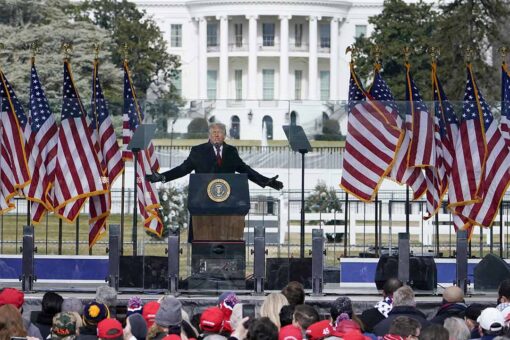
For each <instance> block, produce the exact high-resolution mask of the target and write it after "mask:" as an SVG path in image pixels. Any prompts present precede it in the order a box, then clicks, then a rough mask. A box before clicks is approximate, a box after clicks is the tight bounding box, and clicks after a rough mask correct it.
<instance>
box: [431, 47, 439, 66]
mask: <svg viewBox="0 0 510 340" xmlns="http://www.w3.org/2000/svg"><path fill="white" fill-rule="evenodd" d="M429 54H430V59H431V60H432V63H433V64H435V63H437V58H438V57H439V54H440V51H439V47H436V46H431V47H430V48H429Z"/></svg>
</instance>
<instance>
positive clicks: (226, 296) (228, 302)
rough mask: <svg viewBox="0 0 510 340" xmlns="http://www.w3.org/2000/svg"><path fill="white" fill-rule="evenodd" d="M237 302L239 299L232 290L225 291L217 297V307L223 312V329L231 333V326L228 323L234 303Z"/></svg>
mask: <svg viewBox="0 0 510 340" xmlns="http://www.w3.org/2000/svg"><path fill="white" fill-rule="evenodd" d="M237 304H239V299H238V298H237V295H236V294H235V293H234V292H225V293H223V294H221V295H220V297H219V298H218V307H219V308H220V310H221V311H222V312H223V330H224V332H226V333H231V332H232V330H233V327H232V326H231V325H230V316H231V315H232V310H233V308H234V306H235V305H237Z"/></svg>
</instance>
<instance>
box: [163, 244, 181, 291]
mask: <svg viewBox="0 0 510 340" xmlns="http://www.w3.org/2000/svg"><path fill="white" fill-rule="evenodd" d="M166 253H167V254H168V290H169V291H170V293H172V294H175V293H177V291H178V290H179V254H180V253H181V251H180V245H179V234H176V235H175V234H172V235H170V236H168V249H166Z"/></svg>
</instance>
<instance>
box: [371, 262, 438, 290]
mask: <svg viewBox="0 0 510 340" xmlns="http://www.w3.org/2000/svg"><path fill="white" fill-rule="evenodd" d="M398 260H399V259H398V256H388V255H383V256H381V257H380V258H379V262H378V263H377V268H376V272H375V280H374V281H375V285H376V286H377V289H382V288H383V286H384V283H385V282H386V280H387V279H389V278H392V277H397V276H398ZM409 281H410V286H411V287H412V288H414V289H419V290H434V289H436V288H437V268H436V262H435V261H434V258H433V257H431V256H411V257H410V258H409Z"/></svg>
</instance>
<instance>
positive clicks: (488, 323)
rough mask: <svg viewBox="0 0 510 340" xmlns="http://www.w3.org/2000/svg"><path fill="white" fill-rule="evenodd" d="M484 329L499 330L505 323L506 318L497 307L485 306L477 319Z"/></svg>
mask: <svg viewBox="0 0 510 340" xmlns="http://www.w3.org/2000/svg"><path fill="white" fill-rule="evenodd" d="M476 321H477V322H478V324H479V325H480V327H482V329H484V330H486V331H489V332H498V331H500V330H502V329H503V326H504V325H505V318H504V317H503V313H501V312H500V311H499V310H497V309H496V308H492V307H489V308H485V309H484V310H483V311H482V314H480V316H479V317H478V319H477V320H476Z"/></svg>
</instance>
